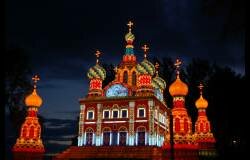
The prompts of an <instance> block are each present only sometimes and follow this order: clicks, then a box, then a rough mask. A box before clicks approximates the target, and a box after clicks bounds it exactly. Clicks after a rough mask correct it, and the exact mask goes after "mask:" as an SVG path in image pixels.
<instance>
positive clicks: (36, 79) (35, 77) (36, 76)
mask: <svg viewBox="0 0 250 160" xmlns="http://www.w3.org/2000/svg"><path fill="white" fill-rule="evenodd" d="M32 80H33V82H34V88H36V83H37V81H39V80H40V78H39V77H38V75H35V76H34V77H32Z"/></svg>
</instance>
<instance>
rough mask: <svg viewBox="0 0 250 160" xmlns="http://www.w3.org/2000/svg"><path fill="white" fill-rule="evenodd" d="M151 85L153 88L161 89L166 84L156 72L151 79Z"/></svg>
mask: <svg viewBox="0 0 250 160" xmlns="http://www.w3.org/2000/svg"><path fill="white" fill-rule="evenodd" d="M152 85H153V87H154V88H160V89H162V90H164V89H165V88H166V86H167V85H166V82H165V80H164V79H162V78H161V77H159V76H158V74H157V75H156V76H155V77H154V78H153V79H152Z"/></svg>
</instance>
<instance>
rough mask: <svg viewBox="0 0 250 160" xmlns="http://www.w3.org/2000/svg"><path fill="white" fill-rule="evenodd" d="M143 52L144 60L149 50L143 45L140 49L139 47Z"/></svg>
mask: <svg viewBox="0 0 250 160" xmlns="http://www.w3.org/2000/svg"><path fill="white" fill-rule="evenodd" d="M141 48H142V49H143V51H144V58H145V59H146V58H147V54H148V50H149V47H148V46H147V45H146V44H144V45H143V46H142V47H141Z"/></svg>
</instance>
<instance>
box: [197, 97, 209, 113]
mask: <svg viewBox="0 0 250 160" xmlns="http://www.w3.org/2000/svg"><path fill="white" fill-rule="evenodd" d="M195 106H196V108H197V109H206V108H207V106H208V102H207V100H206V99H205V98H203V96H202V94H201V95H200V98H199V99H197V100H196V102H195Z"/></svg>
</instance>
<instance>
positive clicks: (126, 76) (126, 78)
mask: <svg viewBox="0 0 250 160" xmlns="http://www.w3.org/2000/svg"><path fill="white" fill-rule="evenodd" d="M123 83H128V72H127V71H124V72H123Z"/></svg>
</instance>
